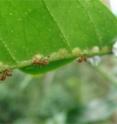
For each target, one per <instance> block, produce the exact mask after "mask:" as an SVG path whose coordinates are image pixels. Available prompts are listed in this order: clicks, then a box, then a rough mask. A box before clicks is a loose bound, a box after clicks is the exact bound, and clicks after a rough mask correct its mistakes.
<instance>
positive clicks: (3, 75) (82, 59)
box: [0, 55, 87, 81]
mask: <svg viewBox="0 0 117 124" xmlns="http://www.w3.org/2000/svg"><path fill="white" fill-rule="evenodd" d="M48 58H49V57H48ZM48 58H39V57H35V58H34V59H33V61H32V65H35V66H46V65H48V64H49V59H48ZM86 61H87V57H86V56H85V55H81V56H80V57H79V58H78V59H77V62H78V63H82V62H86ZM10 76H12V71H11V70H10V69H5V70H4V71H3V72H1V74H0V81H4V80H5V79H6V78H7V77H10Z"/></svg>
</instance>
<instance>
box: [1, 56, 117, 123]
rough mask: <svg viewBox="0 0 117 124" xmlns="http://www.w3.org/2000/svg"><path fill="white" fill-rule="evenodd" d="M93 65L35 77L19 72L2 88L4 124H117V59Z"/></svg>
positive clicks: (104, 58)
mask: <svg viewBox="0 0 117 124" xmlns="http://www.w3.org/2000/svg"><path fill="white" fill-rule="evenodd" d="M97 58H98V57H97ZM99 59H101V62H100V63H97V62H98V60H99ZM90 61H91V63H92V64H90V63H81V64H79V63H77V62H76V61H74V62H73V63H71V64H68V65H66V66H64V67H61V68H59V69H57V70H54V71H51V72H49V73H46V74H43V75H35V76H32V75H29V74H25V73H23V72H21V71H19V70H15V71H14V72H13V76H12V77H10V78H8V79H7V80H5V81H4V82H1V84H0V124H117V59H116V57H114V56H104V57H103V58H98V59H90ZM95 65H96V66H95Z"/></svg>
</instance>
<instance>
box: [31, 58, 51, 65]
mask: <svg viewBox="0 0 117 124" xmlns="http://www.w3.org/2000/svg"><path fill="white" fill-rule="evenodd" d="M33 64H34V65H40V66H41V65H48V64H49V61H48V59H43V58H35V59H34V60H33Z"/></svg>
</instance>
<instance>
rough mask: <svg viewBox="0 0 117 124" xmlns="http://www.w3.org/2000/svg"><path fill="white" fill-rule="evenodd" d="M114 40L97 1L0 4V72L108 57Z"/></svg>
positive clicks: (111, 22) (9, 0)
mask: <svg viewBox="0 0 117 124" xmlns="http://www.w3.org/2000/svg"><path fill="white" fill-rule="evenodd" d="M116 36H117V22H116V18H115V17H114V16H113V14H112V13H111V12H110V11H109V10H108V9H107V8H106V7H105V6H104V5H103V4H102V3H101V2H100V1H99V0H2V1H0V50H1V51H0V61H1V64H0V70H1V71H3V70H5V69H8V68H10V69H14V68H19V69H22V70H24V71H26V72H30V73H40V72H46V71H48V70H50V69H54V68H57V67H58V66H61V65H63V64H66V63H68V62H70V61H72V60H73V59H75V58H77V57H80V56H81V55H82V54H83V55H84V54H85V55H87V56H92V55H95V54H99V55H100V54H106V53H110V52H111V48H112V44H113V42H114V39H115V38H116ZM36 59H41V62H40V64H34V63H36V62H37V60H36ZM34 60H35V61H36V62H35V61H34ZM47 61H48V62H49V64H48V62H47Z"/></svg>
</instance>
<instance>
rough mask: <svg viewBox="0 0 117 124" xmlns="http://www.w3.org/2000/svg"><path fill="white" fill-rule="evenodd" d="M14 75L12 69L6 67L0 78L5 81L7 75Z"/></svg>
mask: <svg viewBox="0 0 117 124" xmlns="http://www.w3.org/2000/svg"><path fill="white" fill-rule="evenodd" d="M9 76H12V73H11V70H9V69H6V70H4V71H3V72H2V73H1V75H0V80H1V81H4V80H5V79H6V77H9Z"/></svg>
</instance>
